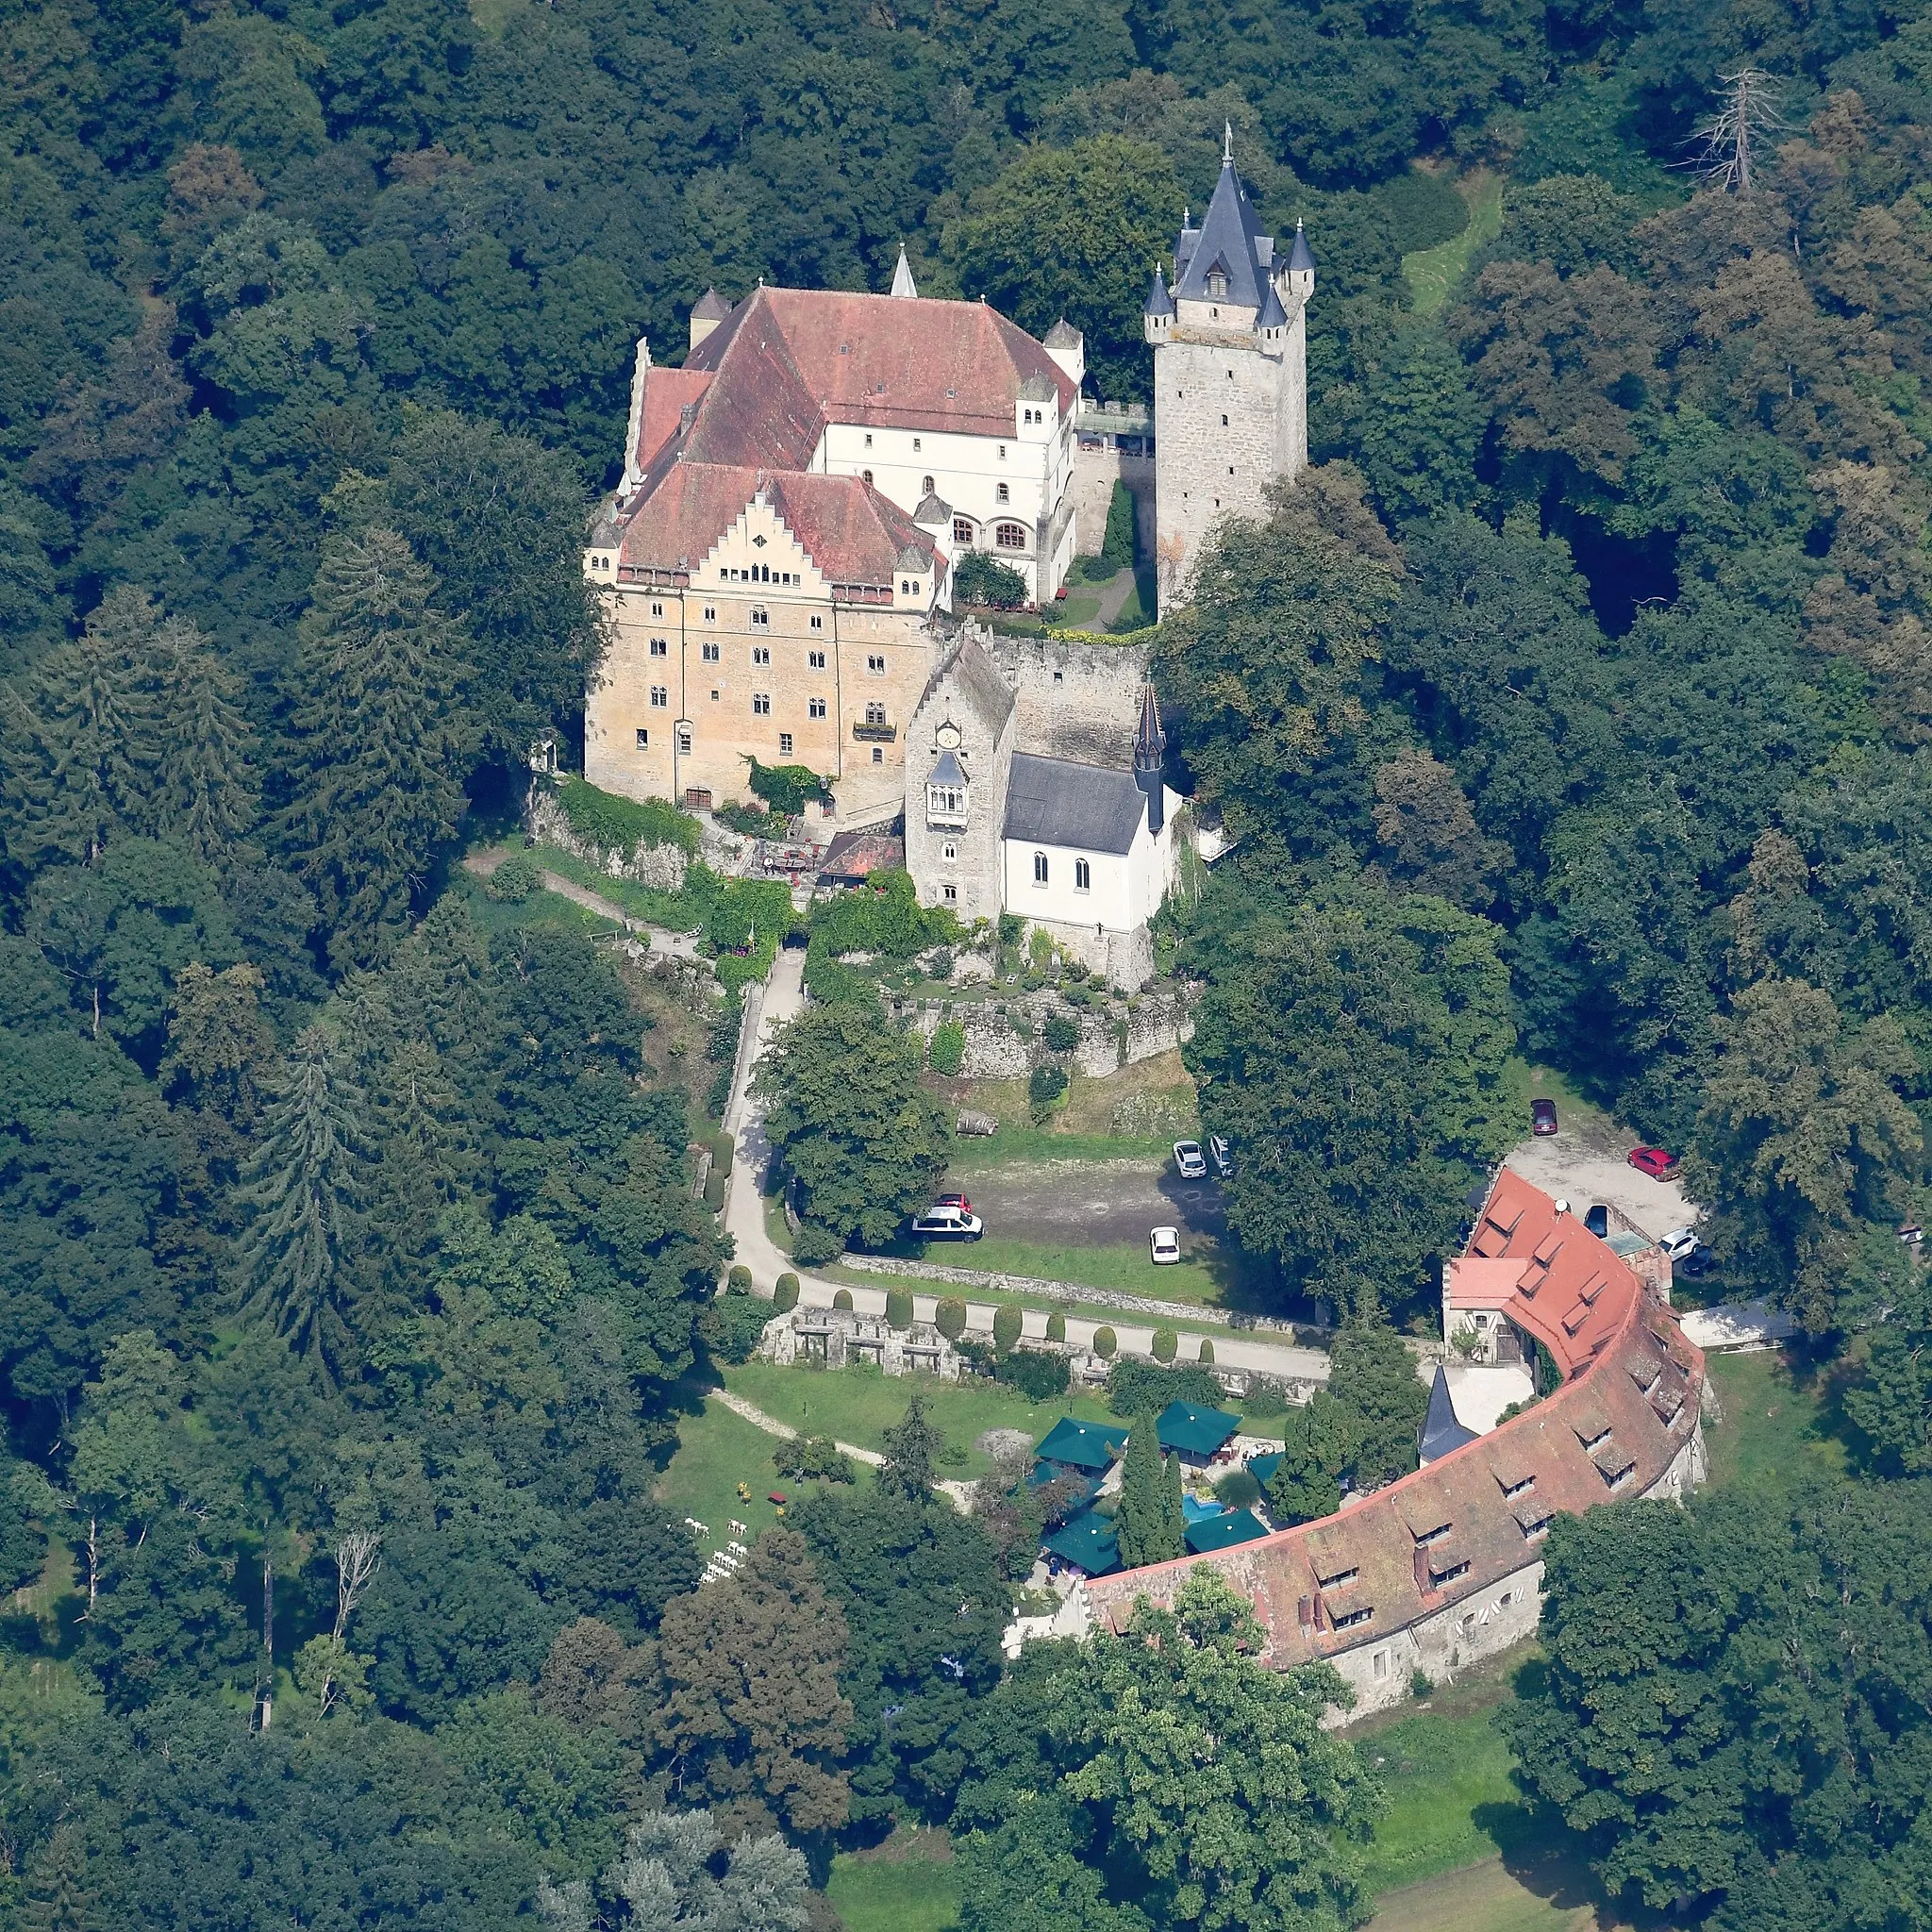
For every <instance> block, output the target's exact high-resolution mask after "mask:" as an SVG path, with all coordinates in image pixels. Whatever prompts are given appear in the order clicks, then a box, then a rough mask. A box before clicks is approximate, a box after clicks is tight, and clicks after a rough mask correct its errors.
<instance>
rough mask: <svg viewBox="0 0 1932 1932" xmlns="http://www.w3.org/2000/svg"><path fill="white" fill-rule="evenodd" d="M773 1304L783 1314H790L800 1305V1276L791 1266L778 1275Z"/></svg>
mask: <svg viewBox="0 0 1932 1932" xmlns="http://www.w3.org/2000/svg"><path fill="white" fill-rule="evenodd" d="M772 1306H773V1307H774V1308H776V1309H777V1311H778V1312H779V1313H780V1314H781V1315H789V1314H790V1313H791V1310H792V1309H793V1308H795V1307H797V1306H798V1276H797V1275H795V1274H792V1272H791V1269H789V1268H788V1269H787V1270H786V1271H785V1272H784V1274H781V1275H779V1277H778V1285H777V1288H776V1289H775V1290H774V1292H773V1295H772Z"/></svg>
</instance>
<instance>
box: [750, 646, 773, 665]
mask: <svg viewBox="0 0 1932 1932" xmlns="http://www.w3.org/2000/svg"><path fill="white" fill-rule="evenodd" d="M751 661H752V662H753V663H754V664H769V663H770V662H771V661H772V647H771V645H770V644H754V645H753V646H752V647H751Z"/></svg>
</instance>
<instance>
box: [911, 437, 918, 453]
mask: <svg viewBox="0 0 1932 1932" xmlns="http://www.w3.org/2000/svg"><path fill="white" fill-rule="evenodd" d="M912 454H913V455H914V456H917V455H918V454H919V439H918V437H916V436H915V437H914V438H913V439H912Z"/></svg>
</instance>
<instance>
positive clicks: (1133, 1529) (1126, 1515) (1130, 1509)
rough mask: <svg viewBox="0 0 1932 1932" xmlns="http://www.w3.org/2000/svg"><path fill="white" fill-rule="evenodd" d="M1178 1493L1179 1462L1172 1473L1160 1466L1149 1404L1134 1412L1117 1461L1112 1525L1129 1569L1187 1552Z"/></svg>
mask: <svg viewBox="0 0 1932 1932" xmlns="http://www.w3.org/2000/svg"><path fill="white" fill-rule="evenodd" d="M1183 1527H1184V1525H1183V1523H1182V1510H1181V1497H1180V1468H1179V1465H1178V1464H1176V1465H1175V1467H1174V1473H1173V1474H1172V1476H1170V1475H1169V1473H1168V1472H1167V1470H1166V1469H1165V1468H1163V1467H1162V1458H1161V1454H1160V1431H1159V1425H1158V1424H1157V1423H1156V1421H1155V1419H1154V1411H1153V1410H1152V1409H1144V1410H1142V1411H1141V1414H1139V1415H1137V1416H1136V1417H1135V1418H1134V1421H1133V1424H1132V1426H1131V1427H1130V1428H1129V1429H1128V1431H1127V1453H1126V1455H1125V1457H1124V1458H1123V1459H1122V1463H1121V1500H1120V1507H1119V1509H1118V1510H1117V1511H1116V1512H1115V1515H1114V1530H1115V1533H1116V1534H1117V1535H1118V1537H1119V1538H1120V1546H1121V1561H1122V1562H1123V1563H1124V1564H1125V1565H1126V1567H1127V1568H1128V1569H1130V1570H1135V1569H1139V1568H1140V1567H1141V1565H1142V1564H1143V1563H1165V1562H1167V1561H1168V1560H1169V1559H1170V1558H1171V1557H1179V1556H1183V1555H1185V1554H1186V1551H1187V1543H1186V1541H1185V1539H1184V1536H1183Z"/></svg>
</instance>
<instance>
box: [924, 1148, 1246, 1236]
mask: <svg viewBox="0 0 1932 1932" xmlns="http://www.w3.org/2000/svg"><path fill="white" fill-rule="evenodd" d="M960 1185H961V1186H962V1187H963V1188H964V1189H965V1191H966V1192H967V1194H968V1195H969V1196H970V1197H971V1199H972V1202H973V1208H974V1213H976V1214H978V1215H979V1216H981V1217H982V1219H984V1221H985V1223H986V1229H987V1233H988V1234H990V1235H1001V1236H1007V1237H1010V1238H1011V1239H1012V1240H1015V1241H1067V1240H1069V1239H1070V1238H1077V1239H1079V1240H1080V1241H1083V1242H1086V1243H1088V1244H1090V1245H1091V1246H1093V1247H1114V1246H1120V1245H1124V1244H1129V1243H1131V1244H1135V1245H1139V1244H1141V1243H1144V1242H1145V1241H1146V1239H1147V1231H1148V1229H1149V1228H1154V1227H1160V1226H1172V1227H1179V1228H1182V1229H1184V1230H1185V1231H1186V1232H1188V1233H1190V1234H1195V1235H1200V1236H1203V1237H1205V1238H1207V1239H1209V1240H1216V1241H1218V1240H1219V1239H1220V1238H1221V1237H1222V1236H1223V1235H1224V1234H1225V1233H1226V1231H1227V1215H1226V1211H1225V1208H1224V1205H1223V1202H1222V1198H1221V1189H1220V1187H1219V1186H1218V1185H1217V1184H1216V1183H1215V1182H1213V1181H1211V1180H1206V1181H1184V1180H1182V1179H1181V1177H1180V1176H1179V1175H1178V1174H1175V1173H1174V1162H1173V1161H1172V1160H1168V1161H1164V1162H1159V1163H1153V1162H1148V1161H1142V1160H1108V1161H1077V1160H1047V1161H1040V1162H1015V1163H1013V1164H1011V1165H1009V1166H1007V1167H999V1168H994V1169H993V1170H991V1172H990V1173H987V1174H974V1175H973V1176H972V1177H971V1178H970V1179H968V1180H965V1181H962V1182H961V1183H960Z"/></svg>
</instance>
